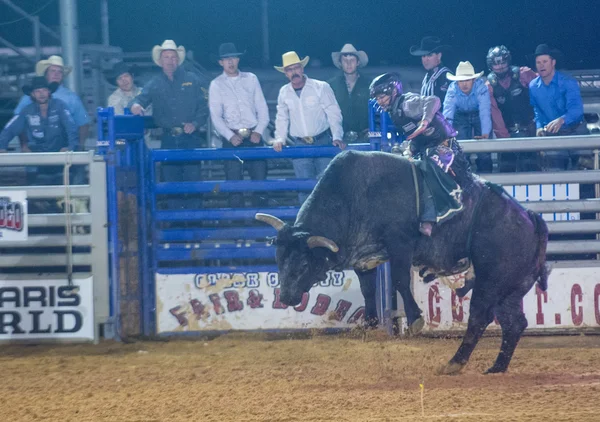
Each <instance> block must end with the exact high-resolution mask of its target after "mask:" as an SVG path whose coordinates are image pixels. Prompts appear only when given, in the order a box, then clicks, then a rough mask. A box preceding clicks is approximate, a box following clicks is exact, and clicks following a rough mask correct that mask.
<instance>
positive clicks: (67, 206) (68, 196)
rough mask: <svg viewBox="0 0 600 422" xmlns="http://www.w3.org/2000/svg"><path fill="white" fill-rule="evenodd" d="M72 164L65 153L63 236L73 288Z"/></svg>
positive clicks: (69, 276)
mask: <svg viewBox="0 0 600 422" xmlns="http://www.w3.org/2000/svg"><path fill="white" fill-rule="evenodd" d="M72 163H73V152H72V151H67V152H65V167H64V169H63V184H64V186H65V204H64V207H65V235H66V237H67V283H68V286H69V287H71V288H73V287H74V286H73V234H72V232H71V230H72V229H73V227H72V220H71V188H70V185H69V173H70V170H71V165H72Z"/></svg>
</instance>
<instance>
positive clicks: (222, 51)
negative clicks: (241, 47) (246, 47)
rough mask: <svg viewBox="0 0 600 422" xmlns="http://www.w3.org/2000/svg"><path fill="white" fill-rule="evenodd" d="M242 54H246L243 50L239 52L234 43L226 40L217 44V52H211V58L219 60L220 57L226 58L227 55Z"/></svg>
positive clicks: (236, 55)
mask: <svg viewBox="0 0 600 422" xmlns="http://www.w3.org/2000/svg"><path fill="white" fill-rule="evenodd" d="M244 54H246V52H245V51H243V52H239V51H238V49H237V48H236V47H235V44H234V43H232V42H226V43H223V44H221V45H220V46H219V54H218V55H214V54H211V58H212V60H214V61H219V60H221V59H226V58H229V57H240V56H243V55H244Z"/></svg>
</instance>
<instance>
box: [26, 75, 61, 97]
mask: <svg viewBox="0 0 600 422" xmlns="http://www.w3.org/2000/svg"><path fill="white" fill-rule="evenodd" d="M59 85H60V84H59V83H58V82H52V83H48V81H47V80H46V78H45V77H44V76H36V77H35V78H33V79H32V80H31V84H29V85H25V86H24V87H23V93H24V94H25V95H31V93H32V92H33V91H35V90H36V89H40V88H46V89H47V90H48V91H50V94H52V93H53V92H54V91H56V90H57V89H58V86H59Z"/></svg>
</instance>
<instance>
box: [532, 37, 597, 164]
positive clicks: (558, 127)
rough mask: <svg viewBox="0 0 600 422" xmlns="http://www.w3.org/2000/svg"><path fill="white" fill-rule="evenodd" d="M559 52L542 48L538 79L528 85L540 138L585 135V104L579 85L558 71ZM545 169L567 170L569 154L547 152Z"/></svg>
mask: <svg viewBox="0 0 600 422" xmlns="http://www.w3.org/2000/svg"><path fill="white" fill-rule="evenodd" d="M558 54H559V52H558V51H557V50H553V49H550V47H548V45H546V44H540V45H538V46H537V48H536V50H535V54H534V55H535V65H536V68H537V71H538V74H539V76H538V77H537V78H535V79H534V80H533V81H531V83H530V84H529V97H530V100H531V105H532V106H533V110H534V112H535V126H536V135H537V136H565V135H585V134H587V130H586V127H585V125H584V124H582V123H583V101H582V99H581V92H580V90H579V85H578V84H577V81H576V80H575V79H573V78H571V77H570V76H567V75H565V74H564V73H562V72H559V71H557V70H556V56H557V55H558ZM544 157H545V160H544V161H545V163H544V167H546V168H552V169H563V170H566V169H567V168H568V166H569V152H568V151H566V150H561V151H547V152H546V153H545V154H544Z"/></svg>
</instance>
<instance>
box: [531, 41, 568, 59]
mask: <svg viewBox="0 0 600 422" xmlns="http://www.w3.org/2000/svg"><path fill="white" fill-rule="evenodd" d="M543 55H548V56H550V57H552V58H553V59H557V58H558V57H560V56H562V53H561V52H560V50H557V49H556V48H550V47H548V44H540V45H538V46H537V47H536V48H535V53H533V57H534V58H536V57H537V56H543Z"/></svg>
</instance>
